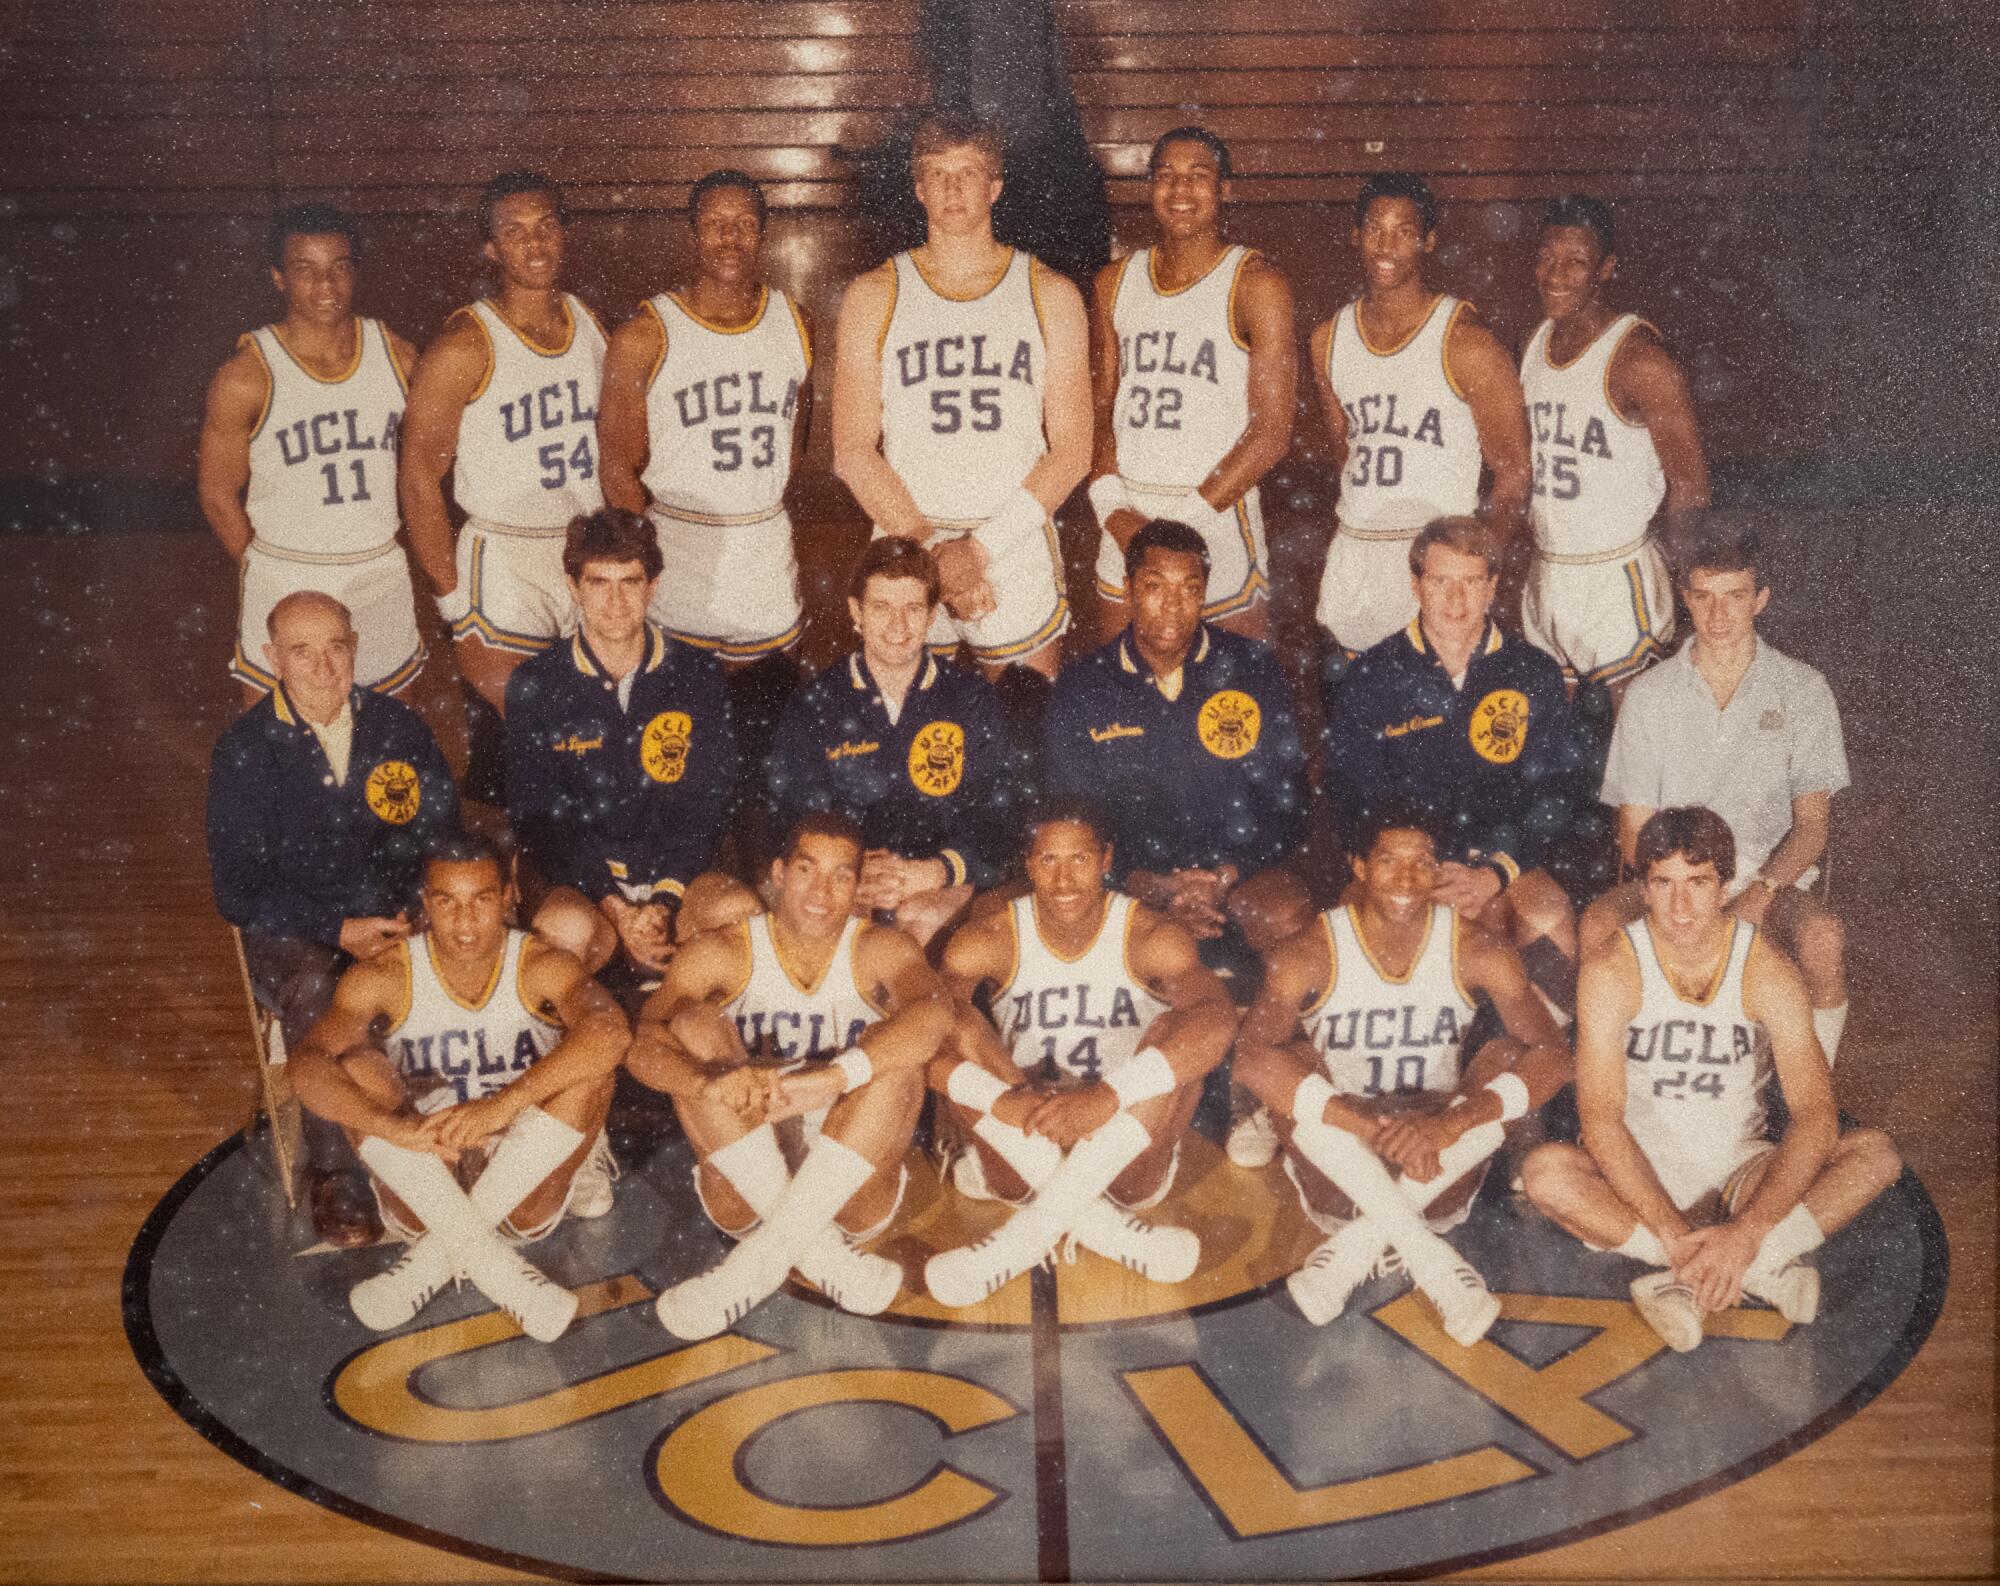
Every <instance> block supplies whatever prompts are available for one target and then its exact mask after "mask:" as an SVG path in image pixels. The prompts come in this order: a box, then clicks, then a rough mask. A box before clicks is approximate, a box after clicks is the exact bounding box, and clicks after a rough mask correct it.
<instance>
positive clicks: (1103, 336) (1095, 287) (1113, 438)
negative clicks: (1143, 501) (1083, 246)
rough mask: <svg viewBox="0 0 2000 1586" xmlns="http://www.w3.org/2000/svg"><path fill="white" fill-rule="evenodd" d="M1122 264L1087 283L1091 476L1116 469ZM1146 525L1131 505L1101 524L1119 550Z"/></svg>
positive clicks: (1110, 267)
mask: <svg viewBox="0 0 2000 1586" xmlns="http://www.w3.org/2000/svg"><path fill="white" fill-rule="evenodd" d="M1124 271H1125V266H1124V264H1123V263H1122V262H1121V263H1118V264H1107V265H1106V266H1105V267H1104V268H1103V269H1101V270H1099V271H1098V272H1097V279H1096V280H1095V281H1094V282H1093V283H1092V285H1091V315H1090V402H1091V415H1092V420H1093V424H1092V430H1091V435H1092V445H1091V454H1090V473H1091V477H1092V478H1093V479H1094V478H1098V477H1100V476H1102V475H1105V474H1115V473H1117V472H1118V380H1119V374H1120V370H1119V358H1118V327H1117V325H1116V324H1115V323H1113V320H1112V312H1113V310H1114V309H1115V308H1116V307H1117V302H1118V283H1119V281H1120V280H1121V279H1123V276H1124ZM1145 526H1146V520H1145V518H1144V517H1143V516H1142V515H1141V514H1140V513H1139V512H1137V511H1135V510H1134V509H1133V508H1131V507H1121V508H1119V509H1118V510H1117V511H1116V512H1114V513H1112V514H1111V516H1110V518H1109V519H1108V520H1107V521H1106V522H1105V523H1104V524H1103V525H1102V527H1103V529H1104V532H1105V533H1107V534H1109V535H1110V536H1111V538H1112V539H1113V540H1115V541H1116V542H1117V543H1118V545H1119V547H1120V548H1121V549H1122V548H1123V547H1124V546H1126V545H1127V544H1129V543H1130V541H1131V539H1132V536H1133V535H1135V534H1137V533H1138V532H1139V531H1140V530H1141V529H1142V528H1144V527H1145Z"/></svg>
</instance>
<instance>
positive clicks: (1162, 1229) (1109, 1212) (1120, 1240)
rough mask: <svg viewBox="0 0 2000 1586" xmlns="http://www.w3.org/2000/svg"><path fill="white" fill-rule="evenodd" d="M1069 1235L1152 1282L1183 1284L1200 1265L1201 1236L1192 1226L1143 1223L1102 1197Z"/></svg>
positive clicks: (1077, 1241)
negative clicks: (1180, 1226) (1179, 1226)
mask: <svg viewBox="0 0 2000 1586" xmlns="http://www.w3.org/2000/svg"><path fill="white" fill-rule="evenodd" d="M1070 1237H1071V1239H1072V1240H1073V1241H1074V1242H1075V1243H1076V1244H1080V1245H1082V1246H1083V1248H1084V1249H1086V1250H1091V1251H1095V1252H1096V1253H1097V1254H1098V1255H1100V1256H1104V1257H1106V1258H1107V1259H1108V1260H1112V1261H1115V1262H1117V1263H1118V1264H1119V1265H1120V1266H1121V1267H1127V1268H1129V1269H1130V1270H1132V1271H1134V1272H1136V1273H1138V1274H1139V1276H1140V1277H1142V1278H1151V1279H1152V1280H1153V1281H1154V1282H1155V1283H1185V1282H1186V1281H1187V1280H1188V1279H1189V1278H1191V1277H1193V1276H1194V1269H1195V1268H1196V1267H1197V1266H1199V1265H1200V1264H1201V1236H1200V1235H1199V1234H1197V1233H1196V1232H1195V1231H1194V1230H1193V1229H1192V1228H1176V1227H1174V1226H1173V1225H1172V1224H1171V1223H1149V1222H1144V1221H1142V1220H1141V1219H1139V1218H1137V1217H1134V1216H1131V1215H1130V1214H1129V1213H1126V1212H1122V1211H1120V1210H1119V1209H1118V1208H1117V1207H1116V1206H1114V1205H1112V1204H1111V1202H1109V1201H1108V1200H1105V1199H1103V1198H1102V1197H1100V1198H1099V1199H1098V1200H1097V1201H1095V1202H1094V1203H1092V1205H1091V1206H1090V1208H1089V1210H1087V1211H1086V1212H1084V1214H1083V1215H1082V1216H1081V1217H1079V1218H1078V1219H1077V1223H1076V1227H1075V1228H1073V1229H1071V1230H1070Z"/></svg>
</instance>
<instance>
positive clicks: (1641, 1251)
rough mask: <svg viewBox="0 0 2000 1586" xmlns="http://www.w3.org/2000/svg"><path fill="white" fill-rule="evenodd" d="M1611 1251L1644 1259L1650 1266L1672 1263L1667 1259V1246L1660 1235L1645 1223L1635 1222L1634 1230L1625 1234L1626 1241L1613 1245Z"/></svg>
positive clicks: (1636, 1258)
mask: <svg viewBox="0 0 2000 1586" xmlns="http://www.w3.org/2000/svg"><path fill="white" fill-rule="evenodd" d="M1611 1253H1612V1254H1613V1255H1614V1256H1630V1257H1631V1258H1632V1259H1633V1260H1634V1261H1643V1262H1644V1263H1645V1264H1646V1265H1647V1266H1649V1267H1664V1266H1667V1265H1669V1264H1670V1263H1669V1262H1668V1260H1667V1247H1666V1246H1665V1245H1663V1244H1661V1243H1660V1236H1659V1235H1658V1234H1656V1233H1654V1232H1653V1230H1652V1229H1650V1228H1648V1227H1647V1226H1646V1225H1645V1224H1644V1223H1634V1224H1633V1225H1632V1231H1631V1232H1630V1233H1629V1234H1627V1235H1626V1236H1625V1242H1624V1243H1623V1244H1622V1245H1614V1246H1612V1249H1611Z"/></svg>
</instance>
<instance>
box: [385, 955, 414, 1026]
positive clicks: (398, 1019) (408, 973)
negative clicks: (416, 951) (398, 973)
mask: <svg viewBox="0 0 2000 1586" xmlns="http://www.w3.org/2000/svg"><path fill="white" fill-rule="evenodd" d="M395 951H396V961H397V962H398V963H399V964H401V965H402V966H403V1000H402V1003H401V1008H400V1011H399V1012H398V1013H397V1014H396V1016H395V1017H394V1018H393V1019H391V1020H390V1021H389V1033H390V1034H391V1035H394V1034H395V1033H396V1032H397V1031H398V1030H400V1029H402V1027H403V1026H404V1025H405V1024H407V1023H409V1021H410V1009H411V1008H412V1007H414V1006H415V1005H416V1001H417V978H416V976H417V972H416V969H415V967H414V966H413V965H412V964H411V963H410V944H409V942H408V941H407V940H404V941H400V942H397V943H396V944H395Z"/></svg>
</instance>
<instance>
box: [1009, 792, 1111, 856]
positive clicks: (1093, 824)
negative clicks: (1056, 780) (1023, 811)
mask: <svg viewBox="0 0 2000 1586" xmlns="http://www.w3.org/2000/svg"><path fill="white" fill-rule="evenodd" d="M1055 825H1067V826H1083V827H1087V828H1088V829H1089V831H1090V834H1091V835H1092V836H1093V837H1095V838H1096V839H1097V841H1098V844H1099V846H1103V845H1104V844H1106V843H1109V842H1110V841H1111V829H1110V827H1109V826H1108V825H1107V824H1106V823H1105V819H1104V811H1103V810H1102V809H1100V808H1099V807H1098V805H1097V801H1096V800H1094V799H1092V798H1091V797H1090V796H1089V795H1088V794H1084V793H1050V794H1048V795H1047V796H1046V797H1044V798H1042V799H1041V800H1039V801H1038V802H1037V803H1036V804H1035V806H1034V808H1033V809H1032V810H1030V811H1029V813H1028V820H1027V825H1026V827H1025V828H1024V830H1025V835H1026V841H1025V842H1023V843H1022V845H1021V846H1022V847H1023V848H1024V849H1026V848H1032V847H1034V845H1035V833H1037V832H1038V831H1040V830H1041V829H1042V828H1043V827H1044V826H1055Z"/></svg>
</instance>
